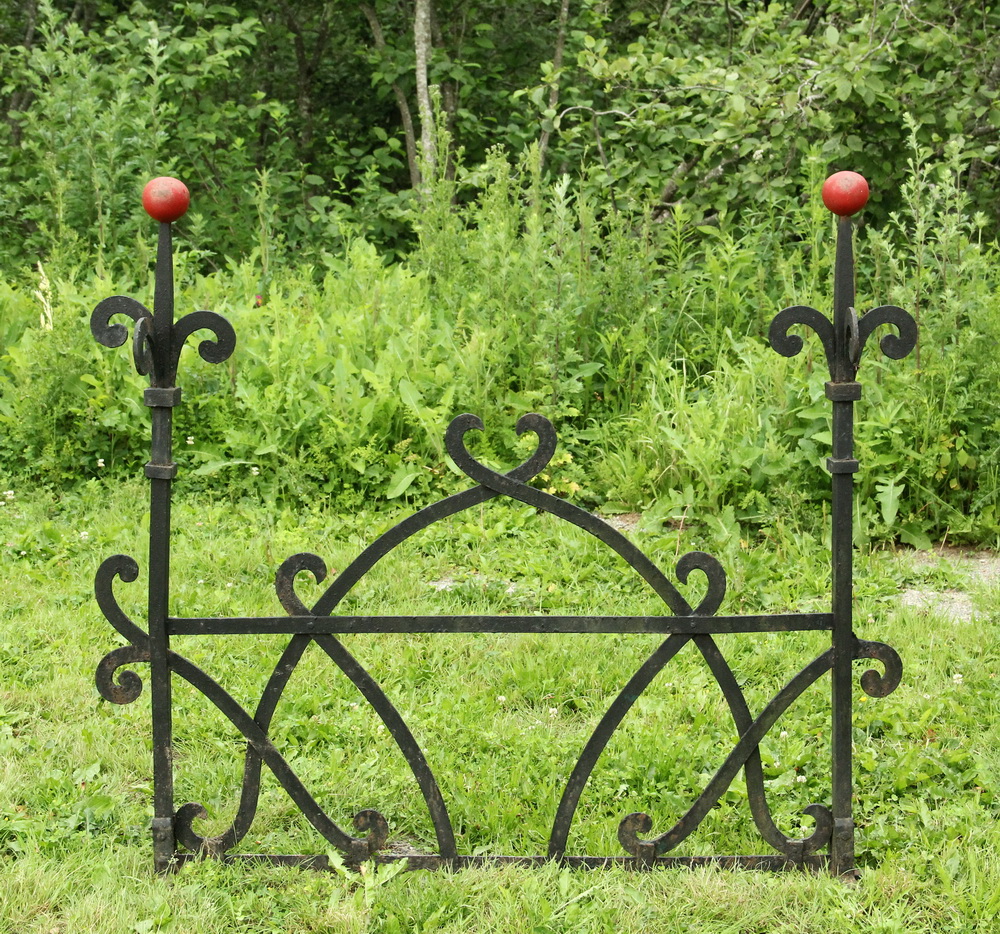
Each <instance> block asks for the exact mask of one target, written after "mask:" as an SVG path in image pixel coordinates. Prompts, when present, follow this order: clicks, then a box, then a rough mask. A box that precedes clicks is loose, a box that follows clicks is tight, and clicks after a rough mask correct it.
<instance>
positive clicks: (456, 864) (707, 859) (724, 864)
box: [175, 853, 830, 872]
mask: <svg viewBox="0 0 1000 934" xmlns="http://www.w3.org/2000/svg"><path fill="white" fill-rule="evenodd" d="M220 858H221V860H222V861H223V862H225V863H236V862H250V863H253V862H257V863H265V864H269V865H272V866H294V867H298V868H300V869H316V870H320V871H326V870H329V869H330V861H329V859H328V858H327V857H326V856H285V855H281V854H277V855H271V854H269V853H231V854H226V855H224V856H222V857H220ZM175 859H176V861H177V863H178V864H180V863H188V862H194V861H196V860H200V859H204V857H202V856H199V855H196V854H194V853H178V854H177V856H176V857H175ZM403 860H405V861H407V863H408V865H407V867H406V868H407V869H408V870H411V871H412V870H417V869H465V868H469V867H472V866H490V865H515V866H540V865H542V864H543V863H550V862H558V863H559V864H560V865H562V866H569V867H571V868H573V869H611V868H614V867H617V868H619V869H636V870H647V869H698V868H699V867H702V866H715V867H716V868H718V869H760V870H764V871H766V872H783V871H793V870H803V869H815V870H819V869H825V868H826V867H827V866H828V865H829V862H830V858H829V857H828V856H826V855H814V856H806V857H803V859H802V860H801V861H797V860H791V859H788V858H787V857H784V856H775V855H770V856H658V857H656V859H654V860H653V861H652V862H651V863H646V862H643V861H642V860H639V859H637V858H636V857H634V856H563V857H561V858H559V859H558V860H553V859H552V858H551V857H549V856H456V857H455V858H454V859H445V858H444V857H441V856H433V855H425V854H423V853H415V854H407V853H399V854H396V853H387V854H377V855H376V856H375V857H373V860H372V861H373V862H375V863H381V864H383V865H384V864H386V863H398V862H401V861H403ZM346 865H350V864H349V863H348V864H346Z"/></svg>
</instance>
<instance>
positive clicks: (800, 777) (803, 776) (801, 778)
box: [795, 775, 806, 782]
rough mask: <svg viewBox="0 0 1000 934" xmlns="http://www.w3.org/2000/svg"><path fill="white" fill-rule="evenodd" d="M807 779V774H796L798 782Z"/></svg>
mask: <svg viewBox="0 0 1000 934" xmlns="http://www.w3.org/2000/svg"><path fill="white" fill-rule="evenodd" d="M805 780H806V777H805V775H796V776H795V781H797V782H804V781H805Z"/></svg>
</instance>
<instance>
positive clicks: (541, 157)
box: [538, 0, 569, 172]
mask: <svg viewBox="0 0 1000 934" xmlns="http://www.w3.org/2000/svg"><path fill="white" fill-rule="evenodd" d="M568 20H569V0H562V6H561V7H560V8H559V28H558V30H557V31H556V48H555V52H554V53H553V55H552V85H551V86H550V87H549V110H555V109H556V105H557V104H558V103H559V69H560V68H562V63H563V52H564V50H565V48H566V23H567V21H568ZM551 135H552V134H551V132H550V131H549V130H542V135H541V136H540V137H539V139H538V171H539V172H541V171H542V169H544V168H545V151H546V150H547V149H548V148H549V137H550V136H551Z"/></svg>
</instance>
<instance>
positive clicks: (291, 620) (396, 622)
mask: <svg viewBox="0 0 1000 934" xmlns="http://www.w3.org/2000/svg"><path fill="white" fill-rule="evenodd" d="M832 627H833V614H832V613H779V614H776V615H772V616H260V617H249V616H246V617H244V616H234V617H229V618H201V617H170V618H169V619H168V620H167V632H168V633H169V634H170V635H172V636H223V635H263V634H266V633H305V634H307V635H312V634H318V633H338V634H340V633H393V632H395V633H410V632H425V633H435V632H467V633H468V632H511V633H518V632H521V633H527V632H534V633H563V632H565V633H571V632H580V633H582V632H593V633H604V632H606V633H621V632H635V633H644V632H646V633H657V634H660V635H666V634H670V633H680V634H681V635H702V634H718V633H729V632H792V631H800V630H825V629H831V628H832Z"/></svg>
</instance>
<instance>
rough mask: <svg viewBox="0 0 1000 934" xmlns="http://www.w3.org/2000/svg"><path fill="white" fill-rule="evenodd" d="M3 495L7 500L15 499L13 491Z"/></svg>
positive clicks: (7, 491)
mask: <svg viewBox="0 0 1000 934" xmlns="http://www.w3.org/2000/svg"><path fill="white" fill-rule="evenodd" d="M3 495H4V496H6V497H7V499H13V498H14V491H13V490H6V491H5V492H4V494H3Z"/></svg>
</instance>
